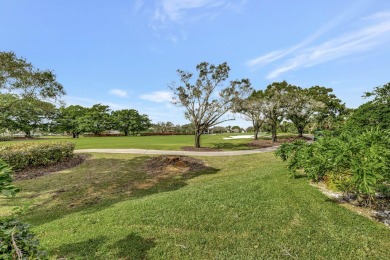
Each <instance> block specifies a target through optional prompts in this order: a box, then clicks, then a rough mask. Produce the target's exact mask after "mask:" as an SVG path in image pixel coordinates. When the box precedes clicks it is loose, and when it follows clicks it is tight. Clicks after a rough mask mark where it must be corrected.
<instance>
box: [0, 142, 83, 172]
mask: <svg viewBox="0 0 390 260" xmlns="http://www.w3.org/2000/svg"><path fill="white" fill-rule="evenodd" d="M74 147H75V144H74V143H71V142H29V143H19V144H8V145H5V146H2V147H1V148H0V158H1V159H2V160H4V161H5V162H7V163H8V164H9V165H11V166H12V168H13V169H14V170H21V169H24V168H26V167H29V166H38V165H48V164H51V163H54V162H58V161H60V160H62V159H63V158H65V157H71V156H73V150H74Z"/></svg>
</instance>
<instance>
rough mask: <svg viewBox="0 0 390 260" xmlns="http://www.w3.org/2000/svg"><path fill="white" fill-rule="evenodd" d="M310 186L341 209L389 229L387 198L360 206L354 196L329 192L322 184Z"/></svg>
mask: <svg viewBox="0 0 390 260" xmlns="http://www.w3.org/2000/svg"><path fill="white" fill-rule="evenodd" d="M311 185H312V186H314V187H316V188H318V189H319V190H320V191H321V192H322V193H324V194H325V195H326V196H327V197H328V198H330V199H331V200H333V201H334V202H336V203H339V204H341V205H342V206H343V207H345V208H347V209H349V210H352V211H354V212H356V213H358V214H359V215H362V216H365V217H367V218H369V219H372V220H375V221H379V222H382V223H383V224H385V225H386V226H388V227H389V228H390V200H389V198H377V200H376V203H375V204H372V205H366V206H362V205H361V204H360V203H359V202H358V201H357V200H356V197H355V196H351V195H348V194H343V193H342V192H337V191H331V190H329V189H328V188H327V187H326V185H325V184H324V183H323V182H320V183H311Z"/></svg>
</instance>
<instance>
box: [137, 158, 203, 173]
mask: <svg viewBox="0 0 390 260" xmlns="http://www.w3.org/2000/svg"><path fill="white" fill-rule="evenodd" d="M206 169H208V167H207V166H206V165H205V163H204V162H203V161H202V160H199V159H195V158H192V157H188V156H182V155H161V156H158V157H153V158H151V159H149V160H147V161H146V162H145V165H144V170H145V171H146V172H147V174H148V175H149V176H158V175H167V174H168V175H170V174H180V173H186V172H201V171H204V170H206Z"/></svg>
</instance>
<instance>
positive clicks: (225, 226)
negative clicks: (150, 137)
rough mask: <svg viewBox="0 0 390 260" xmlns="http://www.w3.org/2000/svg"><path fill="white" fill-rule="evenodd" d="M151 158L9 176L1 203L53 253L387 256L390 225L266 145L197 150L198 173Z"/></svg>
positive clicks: (101, 158) (101, 159)
mask: <svg viewBox="0 0 390 260" xmlns="http://www.w3.org/2000/svg"><path fill="white" fill-rule="evenodd" d="M147 158H148V157H145V156H138V155H126V154H120V155H116V154H110V155H103V154H96V155H93V157H92V158H91V159H89V160H88V161H87V162H86V163H84V164H83V165H80V166H78V167H76V168H73V169H71V170H67V171H64V172H62V173H59V174H53V175H50V176H44V177H41V178H38V179H35V180H29V181H21V182H16V184H17V185H18V186H19V187H21V188H22V189H23V192H22V193H21V194H19V195H18V198H16V199H3V200H0V211H2V210H4V209H5V208H4V206H6V205H8V206H11V205H22V204H23V203H24V202H27V201H34V203H36V204H37V205H36V206H35V207H32V208H31V209H30V210H29V211H28V212H26V213H25V215H24V216H23V217H22V218H23V220H25V221H28V222H30V223H32V224H33V225H34V226H35V227H34V231H36V232H37V234H38V236H39V238H40V240H41V243H42V245H43V246H44V247H46V249H47V250H48V251H49V253H50V254H51V255H52V256H53V257H56V258H60V257H67V258H68V259H144V258H149V259H279V258H293V259H388V256H389V255H388V253H389V250H390V230H389V229H388V228H387V227H385V226H384V225H382V224H379V223H376V222H373V221H371V220H369V219H366V218H364V217H362V216H360V215H358V214H356V213H354V212H351V211H349V210H347V209H345V208H343V207H341V206H340V205H338V204H336V203H334V202H333V201H331V200H329V199H327V197H325V196H324V195H323V194H322V193H320V192H319V191H318V190H317V189H316V188H314V187H312V186H310V185H309V184H308V181H307V180H306V179H303V178H301V179H293V178H291V177H290V175H289V174H288V172H287V170H286V168H285V165H284V164H283V163H281V161H280V160H279V159H276V158H275V156H274V155H273V154H271V153H267V154H256V155H249V156H248V155H246V156H235V157H220V158H210V157H208V158H203V159H204V160H205V161H206V162H207V163H208V166H209V167H210V168H209V169H208V170H207V171H206V172H203V173H200V174H185V175H172V176H169V177H166V178H156V177H153V176H150V175H147V174H146V173H145V172H144V170H142V169H143V168H142V167H140V166H141V165H142V164H143V163H144V161H145V160H146V159H147Z"/></svg>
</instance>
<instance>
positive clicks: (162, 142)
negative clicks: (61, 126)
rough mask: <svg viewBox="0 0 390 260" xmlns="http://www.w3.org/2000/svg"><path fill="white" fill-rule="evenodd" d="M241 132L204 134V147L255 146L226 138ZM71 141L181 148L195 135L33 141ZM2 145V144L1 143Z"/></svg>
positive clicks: (191, 143) (92, 145) (102, 145)
mask: <svg viewBox="0 0 390 260" xmlns="http://www.w3.org/2000/svg"><path fill="white" fill-rule="evenodd" d="M235 135H240V134H216V135H206V134H205V135H202V136H201V145H202V147H211V148H217V149H222V150H248V149H253V147H251V146H248V145H247V144H248V143H249V142H250V141H252V139H237V140H224V139H223V138H224V137H229V136H235ZM290 136H297V135H296V134H280V137H290ZM260 138H264V139H269V138H270V136H269V135H266V134H265V133H263V134H261V135H260ZM48 139H49V140H53V141H70V142H75V143H76V149H115V148H116V149H126V148H135V149H152V150H180V149H181V148H182V147H184V146H194V136H193V135H166V136H127V137H125V136H123V137H80V138H75V139H73V138H70V137H66V138H64V137H50V138H47V137H43V138H37V139H35V140H32V141H34V142H35V141H40V140H42V141H43V140H46V141H47V140H48ZM18 142H21V141H13V142H4V143H3V145H4V144H9V143H18ZM0 145H2V144H1V143H0Z"/></svg>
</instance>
